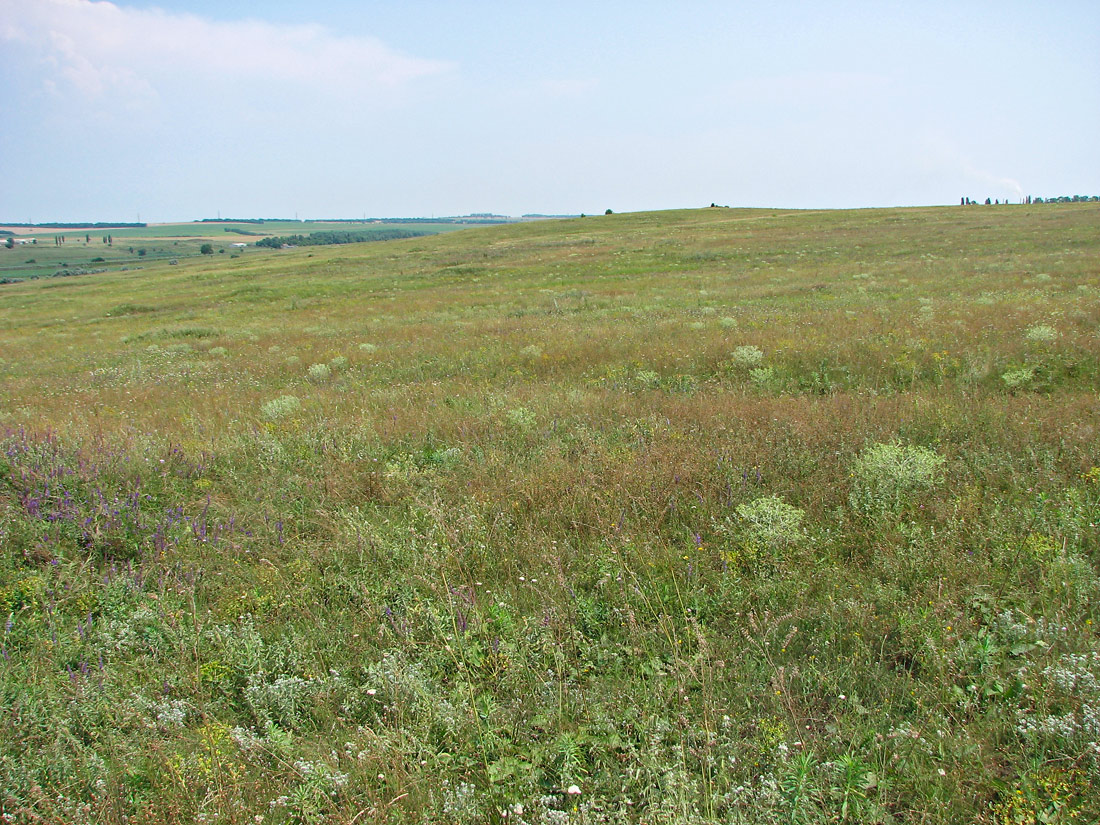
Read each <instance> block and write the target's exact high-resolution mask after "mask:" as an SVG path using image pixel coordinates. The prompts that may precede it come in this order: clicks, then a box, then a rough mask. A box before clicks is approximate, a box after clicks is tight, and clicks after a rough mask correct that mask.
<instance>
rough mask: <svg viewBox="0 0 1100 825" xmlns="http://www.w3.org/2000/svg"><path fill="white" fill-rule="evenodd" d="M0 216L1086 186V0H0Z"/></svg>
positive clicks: (606, 203)
mask: <svg viewBox="0 0 1100 825" xmlns="http://www.w3.org/2000/svg"><path fill="white" fill-rule="evenodd" d="M0 90H2V95H3V96H2V98H0V220H7V221H28V220H31V221H47V220H62V221H75V220H135V219H136V217H137V215H139V214H140V215H141V219H142V220H146V221H167V220H188V219H194V218H202V217H214V216H215V215H217V214H218V213H219V212H220V214H221V215H222V216H233V217H292V216H293V215H294V214H298V215H299V216H301V217H303V218H305V217H313V218H319V217H361V216H363V215H369V216H420V215H433V214H434V215H455V214H465V213H469V212H489V211H491V212H497V213H504V214H514V215H518V214H523V213H529V212H541V213H577V212H596V211H600V212H602V211H603V210H604V209H605V208H612V209H615V210H616V211H633V210H640V209H663V208H673V207H683V206H704V205H707V204H709V203H711V202H712V201H715V202H718V203H723V204H730V205H734V206H785V207H858V206H891V205H917V204H937V203H957V202H958V199H959V197H961V196H963V195H969V196H970V197H974V198H981V199H984V198H985V197H996V198H1009V199H1015V198H1017V197H1019V196H1021V195H1023V194H1025V193H1026V194H1032V195H1039V196H1050V195H1061V194H1089V195H1093V194H1100V151H1098V146H1100V139H1098V138H1097V136H1098V135H1100V3H1098V2H1096V0H1081V1H1080V2H1072V0H1064V1H1063V2H1059V0H1051V2H1046V3H1038V2H1030V0H1029V1H1028V2H1013V0H998V2H969V1H968V0H944V2H937V1H936V0H927V1H925V0H922V2H891V0H869V1H868V2H857V1H856V0H853V1H852V2H843V0H837V1H836V2H820V3H812V2H794V0H773V1H772V2H766V3H765V2H757V0H752V2H739V1H735V0H727V1H726V2H716V1H715V2H704V0H677V1H676V2H672V0H668V1H667V2H649V0H623V2H619V0H604V1H603V2H598V1H597V0H584V1H583V2H575V1H574V0H554V2H549V0H543V2H537V3H536V2H523V0H513V1H512V2H507V3H506V2H503V0H498V2H487V0H464V2H457V0H406V1H405V2H397V0H390V2H381V1H380V0H312V1H311V2H303V0H262V2H259V1H258V0H159V1H158V0H117V2H92V0H0Z"/></svg>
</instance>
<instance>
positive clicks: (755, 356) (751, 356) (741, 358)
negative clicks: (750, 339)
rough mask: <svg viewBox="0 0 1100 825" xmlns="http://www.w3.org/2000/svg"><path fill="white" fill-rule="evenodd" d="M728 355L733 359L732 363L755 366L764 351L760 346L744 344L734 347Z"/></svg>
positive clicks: (761, 359) (762, 356) (741, 365)
mask: <svg viewBox="0 0 1100 825" xmlns="http://www.w3.org/2000/svg"><path fill="white" fill-rule="evenodd" d="M730 357H731V358H732V359H733V363H734V364H736V365H737V366H739V367H755V366H756V365H757V364H759V363H760V362H761V361H763V360H764V353H763V351H761V349H760V347H754V346H752V345H751V344H746V345H744V346H740V347H738V348H737V349H735V350H734V351H733V354H732V355H731V356H730Z"/></svg>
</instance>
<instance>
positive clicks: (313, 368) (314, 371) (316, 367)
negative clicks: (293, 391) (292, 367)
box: [306, 364, 332, 383]
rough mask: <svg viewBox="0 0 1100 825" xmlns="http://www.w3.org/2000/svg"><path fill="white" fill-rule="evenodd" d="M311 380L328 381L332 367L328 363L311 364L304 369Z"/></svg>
mask: <svg viewBox="0 0 1100 825" xmlns="http://www.w3.org/2000/svg"><path fill="white" fill-rule="evenodd" d="M306 372H307V373H308V375H309V378H310V380H311V381H317V382H318V383H319V382H321V381H328V380H329V378H331V377H332V367H330V366H329V365H328V364H312V365H310V368H309V369H308V370H306Z"/></svg>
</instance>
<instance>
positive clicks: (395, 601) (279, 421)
mask: <svg viewBox="0 0 1100 825" xmlns="http://www.w3.org/2000/svg"><path fill="white" fill-rule="evenodd" d="M1098 336H1100V207H1097V206H1095V205H1089V204H1081V205H1076V204H1073V205H1042V206H1035V207H1023V206H1019V207H1017V206H1011V207H1009V206H1005V207H990V208H966V209H964V208H944V209H909V210H863V211H852V212H785V211H772V210H766V211H765V210H729V209H709V210H701V211H684V212H666V213H651V214H635V215H613V216H600V217H596V218H586V219H578V220H571V221H553V222H540V223H537V224H522V225H511V226H502V227H494V228H487V229H477V230H471V231H469V232H462V233H452V234H449V235H446V236H437V237H433V238H419V239H412V240H407V241H396V242H389V243H381V244H366V245H362V246H355V247H350V246H344V247H322V248H310V249H308V250H307V249H301V250H290V251H284V252H280V253H267V252H256V253H253V254H249V255H246V256H242V257H240V258H239V259H236V260H231V259H229V258H228V256H218V255H215V256H213V259H211V258H210V256H206V257H205V258H196V259H190V260H181V261H180V263H179V265H176V266H169V265H167V264H164V263H161V264H150V265H148V266H146V268H144V269H143V270H141V271H129V272H108V273H102V274H98V275H89V276H86V277H82V278H66V279H51V280H44V281H36V282H27V283H23V284H9V285H6V286H3V287H0V432H3V433H4V434H3V437H2V439H0V613H2V615H3V616H4V617H6V624H5V628H4V631H3V636H2V640H0V644H2V650H0V653H2V657H0V707H2V710H3V716H2V724H0V777H2V780H0V788H2V793H3V797H2V799H0V807H2V809H3V813H4V814H5V815H6V816H10V817H11V818H12V819H14V820H16V821H26V822H66V823H79V822H87V823H91V822H97V823H98V822H110V823H114V822H129V823H137V822H142V823H161V822H180V823H183V822H188V823H189V822H203V821H205V822H226V823H242V825H243V823H255V824H258V823H263V822H270V823H315V822H328V821H331V822H356V823H363V822H395V823H397V822H439V823H462V822H471V823H472V822H491V821H495V822H517V823H520V822H523V823H532V825H533V824H534V823H598V822H645V823H692V822H727V823H738V822H747V823H750V822H751V823H755V822H767V823H773V822H774V823H780V822H782V823H818V822H904V823H959V822H980V823H996V824H997V825H1008V823H1013V824H1014V825H1015V824H1016V823H1036V822H1088V821H1096V820H1097V818H1098V816H1100V805H1098V801H1097V794H1096V791H1095V786H1096V783H1097V781H1098V780H1100V644H1098V636H1097V623H1098V622H1100V578H1098V564H1100V536H1098V528H1097V525H1098V523H1100V468H1098V465H1100V457H1098V450H1097V444H1098V442H1100V439H1098V430H1097V428H1098V425H1100V395H1098V390H1100V337H1098Z"/></svg>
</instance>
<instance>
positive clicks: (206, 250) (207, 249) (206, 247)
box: [199, 243, 214, 255]
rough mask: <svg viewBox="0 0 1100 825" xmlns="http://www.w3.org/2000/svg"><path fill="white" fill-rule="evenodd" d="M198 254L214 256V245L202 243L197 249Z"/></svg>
mask: <svg viewBox="0 0 1100 825" xmlns="http://www.w3.org/2000/svg"><path fill="white" fill-rule="evenodd" d="M199 252H201V253H202V254H203V255H213V254H214V245H213V244H208V243H204V244H203V245H202V246H200V247H199Z"/></svg>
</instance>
